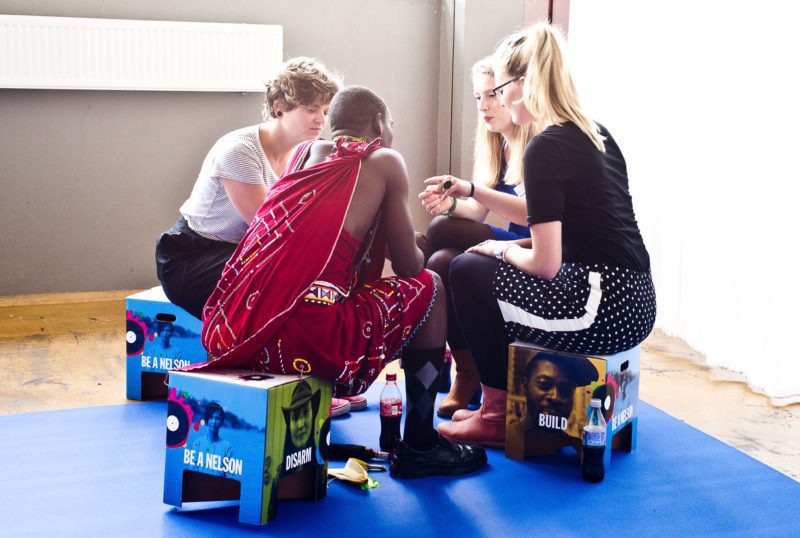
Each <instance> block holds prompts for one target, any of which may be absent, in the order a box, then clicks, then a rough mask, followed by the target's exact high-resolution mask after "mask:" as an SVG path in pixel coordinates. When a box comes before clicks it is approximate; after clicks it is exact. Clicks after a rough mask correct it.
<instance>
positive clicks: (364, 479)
mask: <svg viewBox="0 0 800 538" xmlns="http://www.w3.org/2000/svg"><path fill="white" fill-rule="evenodd" d="M367 471H378V472H386V467H384V466H383V465H370V464H369V463H367V462H364V461H361V460H359V459H356V458H349V459H348V460H347V463H345V464H344V467H343V468H340V469H332V468H331V467H328V476H329V477H330V478H331V479H332V480H333V479H338V480H342V481H344V482H347V483H350V484H354V485H357V486H359V487H361V489H372V488H377V487H378V486H380V482H378V481H377V480H375V479H374V478H372V477H371V476H369V474H368V473H367Z"/></svg>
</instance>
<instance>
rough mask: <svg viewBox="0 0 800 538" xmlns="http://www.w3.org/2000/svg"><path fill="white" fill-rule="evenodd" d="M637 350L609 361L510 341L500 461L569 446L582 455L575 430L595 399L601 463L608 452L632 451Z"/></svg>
mask: <svg viewBox="0 0 800 538" xmlns="http://www.w3.org/2000/svg"><path fill="white" fill-rule="evenodd" d="M639 354H640V349H639V346H636V347H635V348H633V349H631V350H628V351H624V352H622V353H617V354H616V355H609V356H587V355H576V354H572V353H562V352H560V351H552V350H549V349H544V348H541V347H537V346H534V345H532V344H528V343H526V342H520V341H516V342H514V343H513V344H511V345H510V346H509V355H508V404H507V407H506V456H508V457H509V458H512V459H516V460H522V459H524V458H526V457H530V456H539V455H544V454H553V453H555V452H557V451H559V450H560V449H561V448H562V447H564V446H573V447H575V449H576V450H577V451H578V454H579V455H581V456H582V446H583V444H582V442H581V431H582V428H583V426H584V425H586V422H587V417H588V410H589V400H591V399H592V398H599V399H600V401H601V408H602V411H603V416H604V417H605V419H606V423H607V429H606V448H605V453H604V457H603V460H604V462H605V465H606V468H608V466H609V464H610V463H611V449H612V446H613V448H621V449H624V450H627V451H629V452H631V451H633V450H634V449H635V448H636V433H637V422H638V417H637V415H638V405H639V371H640V370H639Z"/></svg>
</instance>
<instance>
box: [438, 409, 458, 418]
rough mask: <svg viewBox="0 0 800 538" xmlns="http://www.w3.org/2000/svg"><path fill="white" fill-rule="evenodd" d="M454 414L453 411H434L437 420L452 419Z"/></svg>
mask: <svg viewBox="0 0 800 538" xmlns="http://www.w3.org/2000/svg"><path fill="white" fill-rule="evenodd" d="M454 413H455V411H450V412H449V413H448V412H447V411H442V410H441V409H437V410H436V416H437V417H439V418H453V414H454Z"/></svg>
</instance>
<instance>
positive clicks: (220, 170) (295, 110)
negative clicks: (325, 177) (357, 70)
mask: <svg viewBox="0 0 800 538" xmlns="http://www.w3.org/2000/svg"><path fill="white" fill-rule="evenodd" d="M340 84H341V83H340V81H339V79H338V77H337V76H336V75H334V74H332V73H331V72H329V71H328V69H327V68H326V67H325V66H324V65H322V63H320V62H319V61H317V60H315V59H313V58H305V57H297V58H292V59H290V60H288V61H286V62H285V63H284V64H283V65H282V66H281V68H280V69H279V71H278V72H277V73H276V75H275V76H274V77H273V78H272V79H271V80H270V81H268V82H267V83H266V85H265V86H266V87H265V92H264V110H263V113H262V115H263V118H264V121H263V123H259V124H256V125H251V126H249V127H244V128H242V129H237V130H235V131H233V132H230V133H228V134H226V135H224V136H223V137H222V138H220V139H219V140H218V141H217V142H216V143H215V144H214V146H213V147H212V148H211V150H210V151H209V152H208V155H207V156H206V158H205V160H204V161H203V166H202V168H201V170H200V174H199V175H198V177H197V181H196V182H195V184H194V188H193V189H192V193H191V195H190V196H189V198H188V199H187V200H186V201H185V202H184V203H183V205H182V206H181V207H180V213H181V215H180V218H178V221H177V222H176V223H175V225H174V226H173V227H172V228H171V229H170V230H168V231H167V232H165V233H164V234H162V235H161V237H160V238H159V239H158V242H157V244H156V270H157V273H158V279H159V280H160V281H161V285H162V286H163V288H164V293H165V294H166V295H167V297H168V298H169V300H170V301H172V302H173V303H174V304H177V305H178V306H180V307H182V308H184V309H185V310H186V311H188V312H189V313H190V314H192V315H194V316H196V317H198V318H202V310H203V305H204V304H205V302H206V300H207V299H208V297H209V296H210V295H211V292H212V291H213V290H214V288H215V287H216V285H217V281H218V280H219V277H220V275H221V274H222V268H223V267H224V265H225V263H226V262H227V261H228V259H229V258H230V256H231V255H232V254H233V252H234V250H235V249H236V246H237V245H238V243H239V241H240V240H241V238H242V236H243V235H244V232H245V231H246V230H247V227H248V226H249V224H250V222H251V221H252V220H253V216H254V215H255V214H256V211H258V208H259V207H261V204H262V203H263V202H264V199H265V198H266V196H267V191H268V190H269V189H270V187H272V185H273V184H274V183H275V182H276V181H277V180H278V178H280V177H281V176H282V175H283V174H284V172H285V171H286V170H285V168H286V163H287V162H288V160H289V157H290V156H291V155H292V153H293V150H294V148H295V146H297V145H298V144H299V143H301V142H304V141H306V140H311V139H314V138H317V137H319V135H320V133H321V132H322V129H323V127H324V126H325V122H326V120H327V114H328V106H329V104H330V102H331V99H333V96H334V95H335V94H336V92H337V91H338V90H339V87H340Z"/></svg>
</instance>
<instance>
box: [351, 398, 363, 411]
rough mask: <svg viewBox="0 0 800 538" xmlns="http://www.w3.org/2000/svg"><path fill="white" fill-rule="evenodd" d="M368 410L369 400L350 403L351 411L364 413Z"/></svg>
mask: <svg viewBox="0 0 800 538" xmlns="http://www.w3.org/2000/svg"><path fill="white" fill-rule="evenodd" d="M366 408H367V400H363V401H360V402H350V411H363V410H364V409H366Z"/></svg>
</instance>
